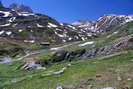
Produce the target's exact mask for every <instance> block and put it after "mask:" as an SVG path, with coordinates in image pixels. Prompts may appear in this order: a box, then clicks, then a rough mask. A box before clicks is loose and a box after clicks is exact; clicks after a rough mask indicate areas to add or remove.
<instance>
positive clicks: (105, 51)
mask: <svg viewBox="0 0 133 89" xmlns="http://www.w3.org/2000/svg"><path fill="white" fill-rule="evenodd" d="M132 39H133V35H128V36H125V37H121V38H119V39H117V40H115V41H113V43H112V44H111V45H108V46H103V47H98V48H92V49H82V50H76V51H72V52H66V51H59V52H56V53H55V54H54V55H53V57H52V61H53V62H60V61H64V60H66V61H74V60H80V59H88V58H92V57H94V56H96V55H109V54H111V53H112V52H113V51H116V50H121V49H125V48H126V49H130V48H131V47H133V42H132Z"/></svg>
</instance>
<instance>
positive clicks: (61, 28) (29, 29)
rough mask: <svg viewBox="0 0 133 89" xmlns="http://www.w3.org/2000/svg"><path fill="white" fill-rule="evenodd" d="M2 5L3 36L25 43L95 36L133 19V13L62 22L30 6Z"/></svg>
mask: <svg viewBox="0 0 133 89" xmlns="http://www.w3.org/2000/svg"><path fill="white" fill-rule="evenodd" d="M1 6H2V7H1V8H0V21H1V22H0V36H1V37H9V38H12V39H16V40H21V41H23V42H30V43H35V42H59V43H61V42H71V41H80V40H83V41H84V40H88V39H93V38H95V37H97V36H99V35H103V34H106V33H108V32H111V31H112V30H113V29H115V28H117V27H119V26H121V25H123V24H125V23H127V22H130V21H133V16H132V15H130V16H125V15H112V14H111V15H106V16H103V17H100V18H99V19H98V20H97V21H95V22H91V21H82V20H81V21H77V22H75V23H73V24H66V23H60V22H58V21H56V20H55V19H53V18H51V17H49V16H47V15H43V14H36V13H32V10H31V9H30V7H27V6H24V5H17V4H12V5H11V8H5V7H3V5H1Z"/></svg>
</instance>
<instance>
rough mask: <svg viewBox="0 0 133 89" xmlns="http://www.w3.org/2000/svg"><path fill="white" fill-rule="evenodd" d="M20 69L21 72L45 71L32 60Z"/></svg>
mask: <svg viewBox="0 0 133 89" xmlns="http://www.w3.org/2000/svg"><path fill="white" fill-rule="evenodd" d="M20 69H21V70H33V69H38V70H40V69H46V68H45V67H42V66H41V65H40V64H37V63H36V61H34V60H32V61H29V62H26V63H25V64H23V65H22V66H21V68H20Z"/></svg>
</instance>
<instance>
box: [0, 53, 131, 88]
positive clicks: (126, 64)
mask: <svg viewBox="0 0 133 89" xmlns="http://www.w3.org/2000/svg"><path fill="white" fill-rule="evenodd" d="M98 59H99V58H98V57H96V58H93V60H82V61H78V62H71V64H72V66H71V67H70V68H68V69H67V70H66V71H65V72H64V73H62V74H60V75H50V74H49V72H48V70H60V69H61V68H63V67H64V66H66V65H67V64H69V63H70V62H62V63H58V64H55V65H52V66H49V67H48V68H47V70H44V71H43V70H40V71H37V70H36V71H35V70H33V71H20V70H16V67H17V64H15V65H14V64H12V65H0V70H1V74H2V75H3V76H1V79H0V81H1V83H0V85H1V86H2V85H3V84H4V83H5V82H6V81H7V80H9V79H11V80H13V79H15V78H18V79H21V78H22V77H24V76H27V75H33V77H32V78H30V77H27V78H25V79H24V80H22V81H18V82H17V83H14V84H13V83H11V84H10V83H9V85H8V84H7V85H5V86H4V87H6V89H33V88H34V89H54V88H56V87H57V86H65V87H74V86H76V85H78V84H82V83H83V81H84V82H85V81H87V80H88V79H90V78H92V77H95V76H96V74H101V75H102V76H103V81H100V82H99V81H95V80H97V78H94V81H91V82H92V84H95V85H96V86H104V87H108V86H111V87H117V89H120V87H122V86H123V87H125V86H130V87H132V88H133V84H131V83H132V82H133V80H131V81H128V80H127V79H128V77H127V76H126V75H127V74H129V75H132V74H133V72H132V68H133V66H132V64H133V62H131V60H132V59H133V53H130V52H129V53H126V54H121V55H118V56H114V57H109V58H105V59H103V60H98ZM9 66H11V67H10V68H9ZM117 70H118V71H117ZM108 73H109V74H110V75H111V74H112V75H114V76H111V77H107V75H108ZM48 74H49V75H48ZM45 75H46V76H45ZM117 75H119V76H122V81H117ZM112 77H113V78H112ZM106 78H108V79H107V80H108V81H106ZM129 78H132V79H133V76H132V77H129ZM112 81H114V82H112ZM116 82H117V84H116ZM125 82H126V84H125V85H121V84H122V83H125Z"/></svg>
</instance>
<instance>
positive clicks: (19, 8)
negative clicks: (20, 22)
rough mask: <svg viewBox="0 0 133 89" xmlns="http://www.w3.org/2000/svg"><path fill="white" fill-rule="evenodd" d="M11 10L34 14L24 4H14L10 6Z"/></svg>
mask: <svg viewBox="0 0 133 89" xmlns="http://www.w3.org/2000/svg"><path fill="white" fill-rule="evenodd" d="M9 8H11V9H13V10H15V11H18V12H30V13H32V12H33V11H32V9H31V8H30V7H29V6H25V5H23V4H21V5H19V4H16V3H13V4H11V5H10V6H9Z"/></svg>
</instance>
